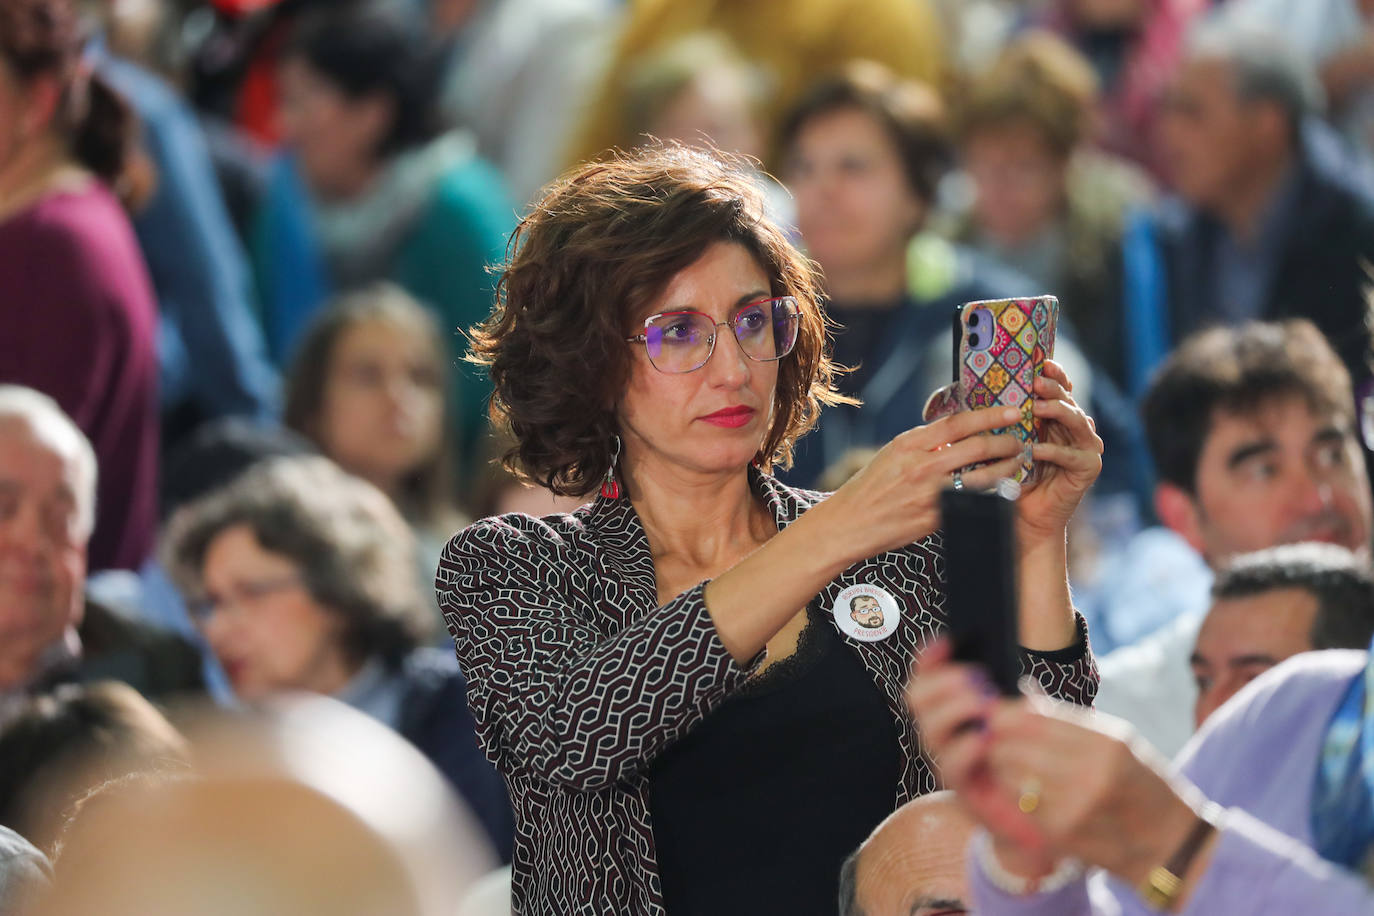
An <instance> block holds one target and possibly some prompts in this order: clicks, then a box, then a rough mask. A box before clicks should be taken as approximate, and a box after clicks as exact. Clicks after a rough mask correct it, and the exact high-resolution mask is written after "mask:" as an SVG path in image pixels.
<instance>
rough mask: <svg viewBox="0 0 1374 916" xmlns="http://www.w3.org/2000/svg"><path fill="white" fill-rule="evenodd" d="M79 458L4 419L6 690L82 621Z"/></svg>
mask: <svg viewBox="0 0 1374 916" xmlns="http://www.w3.org/2000/svg"><path fill="white" fill-rule="evenodd" d="M81 485H82V484H81V481H80V480H79V479H78V472H77V470H76V467H75V465H74V463H73V462H71V461H69V460H67V459H66V458H65V457H64V456H63V455H62V454H61V453H60V452H59V451H58V450H56V449H55V448H53V447H52V445H50V444H49V443H48V442H46V441H44V437H42V436H40V435H36V434H35V432H34V430H33V429H31V427H30V424H29V423H28V422H27V421H24V420H21V419H18V418H5V419H0V688H3V687H7V686H15V685H16V684H18V683H20V682H22V681H24V680H26V679H27V678H28V677H29V676H30V675H31V674H32V673H33V672H32V671H31V669H30V667H29V666H30V665H31V664H33V663H35V662H36V660H37V658H38V656H39V654H40V653H41V652H42V651H43V650H44V649H45V648H47V647H48V646H50V645H52V644H53V643H54V642H56V641H57V640H58V639H59V638H61V636H62V634H63V632H64V631H65V630H66V629H67V627H69V626H76V625H77V624H78V623H79V622H80V620H81V608H82V588H83V585H84V583H85V579H86V541H87V538H88V537H89V535H90V532H89V531H87V530H85V525H84V524H83V522H82V520H81V514H80V511H79V508H78V502H77V494H78V492H79V489H80V487H81Z"/></svg>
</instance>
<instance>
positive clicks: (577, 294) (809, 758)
mask: <svg viewBox="0 0 1374 916" xmlns="http://www.w3.org/2000/svg"><path fill="white" fill-rule="evenodd" d="M512 251H513V254H512V255H511V257H510V259H509V261H508V263H507V264H506V266H505V270H504V272H503V274H502V277H501V281H500V297H499V301H498V307H497V309H496V311H495V312H494V313H493V315H492V317H491V318H490V319H489V320H488V321H487V322H486V323H485V324H483V325H482V326H480V327H478V328H476V329H474V332H473V355H472V358H473V359H475V360H477V361H479V362H481V363H483V364H485V365H487V366H488V367H489V369H490V372H491V376H492V381H493V384H494V386H495V397H494V401H493V419H494V420H495V421H496V422H497V423H498V425H500V426H502V427H504V428H505V429H507V430H509V432H510V433H511V434H512V436H513V441H514V442H515V445H514V446H513V448H512V449H511V451H510V452H509V453H508V454H507V456H506V461H507V463H508V465H509V466H510V467H511V468H512V469H513V470H515V471H517V472H518V473H520V474H522V475H524V476H525V477H526V478H528V479H530V480H532V481H534V482H536V483H539V484H541V485H544V486H547V487H548V488H549V489H551V490H553V491H555V492H557V493H561V494H566V495H578V496H584V495H585V496H595V499H594V501H593V502H592V503H591V504H590V505H587V506H584V507H583V508H581V509H579V510H577V511H576V512H574V513H572V514H571V515H557V516H548V517H546V518H543V519H536V518H532V517H530V516H526V515H518V514H516V515H507V516H502V517H499V518H489V519H484V520H482V521H480V522H478V523H476V524H474V525H472V526H470V527H468V528H466V529H464V530H463V531H461V532H459V534H458V535H457V536H456V537H455V538H454V539H453V540H452V541H451V542H450V543H449V545H448V547H447V548H446V550H445V552H444V555H443V558H442V559H441V561H440V565H439V571H438V581H437V585H438V591H439V600H440V605H441V607H442V608H443V610H444V612H445V615H446V619H447V621H448V625H449V629H450V631H451V633H452V635H453V637H454V641H455V643H456V645H457V649H458V656H459V658H460V660H461V661H462V663H463V669H464V671H465V673H466V675H467V678H468V683H469V694H468V696H469V701H470V703H471V706H472V709H473V713H474V715H475V717H476V719H477V721H478V726H479V734H480V736H481V739H482V742H483V746H484V747H485V749H486V751H487V754H488V755H489V756H490V757H491V759H492V760H493V761H494V762H495V763H496V764H497V765H498V766H499V767H500V769H501V771H502V772H503V773H504V775H505V777H506V780H507V783H508V785H509V786H510V789H511V795H512V800H513V802H514V805H515V809H516V834H517V836H516V848H515V856H514V863H513V865H514V906H515V911H516V912H518V913H523V914H533V913H540V914H543V913H559V914H563V913H573V912H598V913H599V912H636V913H673V914H679V913H706V912H710V913H713V914H721V913H758V912H792V913H831V912H833V909H834V900H835V899H836V897H835V892H836V886H837V875H838V870H839V866H840V863H841V861H842V859H843V858H844V856H845V855H846V854H847V853H848V852H849V851H850V850H851V849H852V848H853V847H855V846H856V845H857V844H858V843H859V841H860V840H862V839H863V838H864V837H865V836H866V835H867V834H868V832H869V831H870V830H871V829H872V828H873V826H875V825H876V824H877V823H878V822H879V821H880V820H881V819H882V818H883V817H884V816H886V815H887V814H888V813H890V812H891V811H892V810H893V809H894V808H895V807H896V806H897V805H899V804H901V803H902V802H903V801H905V800H906V799H908V798H911V797H913V796H915V795H918V794H921V793H923V792H927V791H930V790H932V789H933V788H934V787H935V777H934V775H933V774H932V772H931V771H930V768H929V765H928V764H927V762H926V761H925V759H924V757H923V753H922V746H921V741H920V738H919V735H918V731H917V727H916V724H915V723H914V722H913V721H912V720H911V718H910V715H909V713H908V712H907V709H906V704H905V702H904V692H903V691H904V688H905V685H906V682H907V679H908V673H909V671H910V669H911V665H912V663H913V661H914V659H915V658H916V656H917V654H918V652H919V647H920V646H921V645H922V644H923V643H924V642H926V641H927V640H929V639H930V638H932V637H933V636H934V635H935V634H937V633H939V632H941V631H942V630H943V628H944V625H945V621H944V610H943V607H944V605H943V597H942V594H941V576H942V570H941V559H940V555H939V541H938V539H937V538H936V537H934V533H935V531H936V529H937V528H938V526H939V517H938V497H939V493H940V491H941V490H942V489H944V488H945V487H948V486H951V485H955V486H962V487H969V488H976V489H982V488H987V487H991V486H993V485H994V484H995V483H996V482H997V481H998V480H999V479H1000V478H1002V477H1004V476H1007V475H1009V474H1011V473H1012V472H1013V471H1014V470H1015V468H1016V465H1017V462H1018V460H1019V459H1018V452H1019V446H1018V443H1017V441H1016V440H1015V439H1014V438H1012V437H1006V436H988V435H980V434H981V433H985V432H989V431H991V430H993V429H995V428H998V427H1001V426H1005V425H1006V424H1007V422H1008V417H1007V416H1006V410H1007V408H993V409H988V410H981V411H971V412H965V413H960V414H957V415H955V416H952V417H949V418H946V419H942V420H939V421H936V422H934V423H931V424H929V425H928V426H925V427H921V428H918V429H913V430H910V431H908V432H906V433H903V434H901V435H899V436H898V437H897V438H896V439H894V440H893V441H892V442H891V443H889V444H888V445H887V446H886V447H885V448H883V449H882V450H881V451H880V452H879V453H878V455H877V456H876V457H875V458H874V459H873V461H872V462H871V463H870V464H869V465H868V466H867V467H866V468H864V470H862V471H861V472H859V473H858V474H857V475H855V476H854V477H853V478H852V479H851V480H850V481H849V482H848V483H847V484H846V485H845V486H844V487H842V488H841V489H840V490H839V491H837V492H836V493H834V494H833V495H830V496H829V497H828V498H826V497H825V495H824V494H818V493H813V492H808V491H798V490H793V489H791V488H788V487H786V486H784V485H782V484H780V483H779V482H778V481H777V480H776V479H774V478H773V477H772V476H771V471H772V469H773V468H774V467H775V466H780V465H785V464H786V462H787V461H788V460H789V457H790V453H791V448H792V444H793V442H794V441H795V440H796V438H797V437H798V436H800V435H801V434H802V433H804V432H805V431H806V430H807V429H808V428H810V426H811V425H812V424H813V423H814V422H815V418H816V414H817V412H818V410H819V409H820V408H821V406H822V405H824V404H834V403H837V402H839V401H840V400H841V398H840V396H838V395H837V394H836V393H835V392H834V391H833V389H832V388H831V379H832V374H833V371H834V368H833V367H832V365H831V363H830V361H829V359H828V356H827V353H826V340H825V327H826V319H825V317H824V314H823V312H822V311H821V309H820V305H819V301H818V299H819V295H818V286H817V277H816V273H815V268H814V266H813V264H812V263H811V262H810V261H808V260H807V259H806V258H804V257H802V256H801V255H800V254H798V252H797V251H796V250H795V249H794V248H793V247H792V246H791V245H790V244H789V243H788V241H787V240H786V236H785V234H784V233H783V231H782V230H781V229H779V228H778V227H777V226H776V225H773V224H772V223H771V222H769V221H768V220H767V219H766V218H765V217H764V215H763V209H762V200H761V194H760V190H759V188H758V187H756V186H755V185H754V184H753V183H752V181H751V180H750V179H749V178H748V170H747V167H746V166H745V165H744V164H743V163H741V162H736V161H734V160H732V159H730V158H728V157H726V156H724V155H722V154H718V153H714V152H705V151H700V150H688V149H684V148H678V147H649V148H646V149H642V150H638V151H636V152H635V153H633V154H630V155H628V156H622V157H620V158H617V159H614V160H612V161H610V162H605V163H598V164H591V165H587V166H584V167H583V168H581V169H580V170H578V171H576V172H574V173H572V174H570V175H569V176H567V177H565V178H564V179H562V180H560V181H559V182H556V183H555V184H554V185H552V186H551V187H550V189H549V190H548V192H547V193H546V195H545V196H544V198H543V200H542V201H541V202H540V203H539V204H538V205H536V207H535V208H534V210H533V211H532V212H531V213H530V214H529V215H528V216H527V217H526V218H525V219H524V220H523V221H522V223H521V224H520V226H519V228H518V229H517V232H516V236H515V240H514V243H513V248H512ZM722 329H723V330H722ZM1071 388H1072V386H1071V384H1070V382H1069V380H1068V378H1067V377H1066V376H1065V375H1064V373H1063V371H1062V369H1060V368H1059V367H1058V366H1056V365H1054V364H1052V363H1051V364H1048V366H1047V369H1046V373H1045V377H1044V378H1042V379H1041V380H1040V381H1038V383H1037V384H1036V391H1035V395H1036V399H1037V400H1036V403H1035V411H1036V415H1037V416H1038V417H1040V418H1041V419H1043V420H1045V421H1046V423H1045V428H1046V430H1047V431H1048V432H1047V434H1046V436H1045V441H1042V442H1040V443H1039V444H1037V445H1036V446H1035V458H1036V460H1038V461H1040V462H1042V463H1043V466H1044V473H1043V474H1041V475H1040V476H1039V479H1038V481H1037V482H1036V483H1034V484H1033V485H1031V486H1028V487H1027V488H1026V489H1025V490H1024V491H1023V494H1022V497H1021V500H1020V502H1019V504H1018V515H1017V525H1018V529H1019V530H1018V534H1019V537H1020V544H1021V554H1020V559H1019V570H1017V571H1016V572H1017V573H1018V574H1019V581H1020V589H1021V591H1020V599H1021V611H1020V613H1021V620H1020V628H1021V641H1022V644H1023V646H1024V649H1025V651H1024V652H1023V653H1022V659H1021V662H1022V667H1023V669H1024V671H1025V673H1027V674H1029V675H1031V676H1033V677H1036V678H1037V679H1038V680H1039V681H1040V683H1041V684H1042V685H1043V686H1044V687H1045V689H1046V690H1047V691H1049V692H1050V693H1052V694H1054V695H1057V696H1059V697H1061V698H1065V699H1069V700H1073V701H1076V702H1080V703H1087V702H1090V701H1091V699H1092V696H1093V694H1094V693H1095V689H1096V671H1095V668H1094V665H1093V662H1092V658H1091V656H1090V655H1089V652H1088V649H1087V644H1086V638H1085V637H1086V630H1085V627H1084V625H1083V623H1082V620H1081V618H1079V617H1078V615H1077V614H1076V613H1075V611H1074V609H1073V606H1072V604H1071V603H1070V599H1069V592H1068V586H1067V580H1066V573H1065V552H1064V531H1065V525H1066V524H1067V522H1068V520H1069V518H1070V516H1071V515H1072V514H1073V512H1074V508H1075V507H1076V506H1077V504H1078V502H1079V500H1080V499H1081V498H1082V495H1083V493H1084V491H1085V490H1086V489H1087V488H1088V487H1089V486H1090V485H1091V483H1092V482H1093V480H1094V479H1095V478H1096V476H1097V473H1098V471H1099V469H1100V467H1101V454H1100V453H1101V442H1100V440H1099V439H1098V438H1097V436H1096V434H1095V433H1094V431H1093V426H1092V422H1091V420H1090V419H1089V418H1088V417H1087V416H1086V415H1085V414H1084V413H1083V412H1082V411H1081V410H1080V409H1079V408H1078V407H1077V405H1076V404H1075V403H1074V401H1073V398H1072V396H1071V394H1070V391H1071ZM1012 412H1013V413H1014V412H1015V411H1014V410H1013V411H1012ZM981 462H989V463H988V464H986V465H985V466H982V467H979V468H977V469H967V468H969V466H970V465H974V464H978V463H981ZM965 469H967V470H965ZM1007 572H1008V573H1010V572H1011V571H1007ZM858 595H866V596H869V597H870V598H872V599H873V600H874V601H876V603H877V604H878V606H879V607H880V608H881V609H882V612H883V613H882V617H883V625H882V626H879V627H874V628H868V627H863V626H861V625H860V624H859V622H858V621H856V620H855V619H854V618H853V617H852V616H851V602H852V600H853V599H854V598H855V597H856V596H858ZM863 604H864V605H867V604H868V602H864V603H863Z"/></svg>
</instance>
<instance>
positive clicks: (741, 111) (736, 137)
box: [649, 67, 763, 157]
mask: <svg viewBox="0 0 1374 916" xmlns="http://www.w3.org/2000/svg"><path fill="white" fill-rule="evenodd" d="M750 92H751V90H750V86H749V83H748V77H747V75H746V74H744V73H743V72H741V71H740V70H739V69H738V68H730V67H725V68H719V69H710V70H705V71H703V72H701V73H698V74H697V75H696V76H694V77H693V78H692V80H691V81H690V82H688V83H687V85H686V86H684V87H683V88H682V90H681V91H680V92H678V94H677V95H675V96H673V98H672V99H671V100H670V101H669V102H668V104H667V105H665V106H664V107H663V109H662V110H661V111H659V112H658V116H657V117H656V118H655V119H654V121H653V123H651V124H650V125H649V133H651V134H653V135H654V136H655V137H658V138H659V139H661V140H679V141H681V142H682V143H686V144H689V145H690V144H700V143H701V142H702V140H703V139H709V140H710V141H711V143H713V144H714V145H715V146H717V147H719V148H720V149H723V150H726V151H727V152H732V153H742V154H744V155H746V156H754V157H760V156H761V155H762V153H763V143H762V139H761V137H760V134H759V126H758V123H757V122H756V119H755V117H754V111H753V108H752V106H751V102H750Z"/></svg>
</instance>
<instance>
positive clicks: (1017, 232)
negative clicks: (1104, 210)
mask: <svg viewBox="0 0 1374 916" xmlns="http://www.w3.org/2000/svg"><path fill="white" fill-rule="evenodd" d="M1067 167H1068V162H1067V160H1065V159H1064V158H1063V157H1062V156H1060V155H1058V154H1057V153H1055V152H1054V150H1052V149H1051V148H1050V145H1049V144H1048V143H1047V142H1046V141H1045V138H1044V136H1043V135H1042V134H1041V133H1040V131H1039V130H1037V129H1036V128H1035V127H1034V126H1033V125H1032V124H1030V123H1029V122H1026V121H1012V122H1008V123H1004V124H998V125H986V126H983V127H980V128H978V129H977V130H976V131H975V132H974V133H973V134H972V135H971V136H970V137H969V138H968V140H967V142H966V143H965V144H964V169H965V170H966V171H967V172H968V175H969V177H970V178H971V179H972V180H973V185H974V189H975V194H976V197H975V199H974V211H973V212H974V218H975V219H976V220H977V223H978V227H979V229H981V230H982V231H983V232H984V233H986V234H987V235H988V236H990V237H991V238H992V240H993V241H994V242H996V243H997V244H999V245H1002V246H1004V247H1007V248H1014V247H1018V246H1021V245H1025V244H1027V243H1029V242H1031V241H1033V240H1034V239H1035V237H1036V236H1037V235H1038V234H1039V233H1040V232H1042V231H1044V230H1045V229H1046V228H1047V227H1049V226H1050V225H1051V224H1052V223H1053V222H1054V221H1055V220H1056V219H1058V217H1059V214H1060V212H1061V211H1062V209H1063V206H1064V196H1065V193H1066V192H1065V181H1066V179H1065V171H1066V169H1067Z"/></svg>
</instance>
